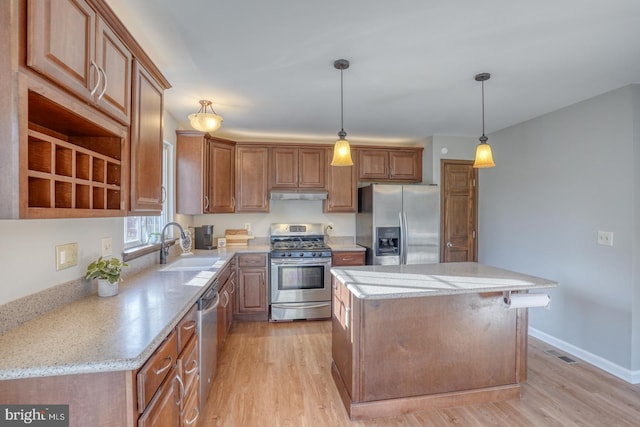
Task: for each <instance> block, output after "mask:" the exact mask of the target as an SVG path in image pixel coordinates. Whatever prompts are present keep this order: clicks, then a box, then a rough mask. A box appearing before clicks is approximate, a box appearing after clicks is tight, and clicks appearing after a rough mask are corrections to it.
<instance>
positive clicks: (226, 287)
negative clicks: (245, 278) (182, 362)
mask: <svg viewBox="0 0 640 427" xmlns="http://www.w3.org/2000/svg"><path fill="white" fill-rule="evenodd" d="M218 277H219V278H218V283H219V286H220V287H219V289H218V295H220V305H219V306H218V354H220V352H221V351H222V347H223V346H224V343H225V341H226V339H227V335H228V334H229V330H230V329H231V324H232V322H233V306H234V300H235V294H236V270H235V264H234V263H230V264H228V265H227V266H226V267H225V268H224V270H223V271H222V272H220V275H219V276H218Z"/></svg>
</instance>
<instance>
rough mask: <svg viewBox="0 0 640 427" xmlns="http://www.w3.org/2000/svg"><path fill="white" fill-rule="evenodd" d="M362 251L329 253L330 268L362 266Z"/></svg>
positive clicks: (363, 253)
mask: <svg viewBox="0 0 640 427" xmlns="http://www.w3.org/2000/svg"><path fill="white" fill-rule="evenodd" d="M364 255H365V252H364V251H331V266H332V267H340V266H346V265H364V262H365V261H364Z"/></svg>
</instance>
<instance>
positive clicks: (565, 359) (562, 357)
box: [544, 350, 578, 365]
mask: <svg viewBox="0 0 640 427" xmlns="http://www.w3.org/2000/svg"><path fill="white" fill-rule="evenodd" d="M544 352H545V353H547V354H550V355H552V356H555V357H557V358H558V359H560V360H562V361H563V362H565V363H568V364H571V365H573V364H576V363H578V362H577V361H575V360H573V359H572V358H570V357H568V356H565V355H564V354H562V353H560V352H559V351H557V350H545V351H544Z"/></svg>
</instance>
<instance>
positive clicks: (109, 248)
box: [102, 237, 113, 256]
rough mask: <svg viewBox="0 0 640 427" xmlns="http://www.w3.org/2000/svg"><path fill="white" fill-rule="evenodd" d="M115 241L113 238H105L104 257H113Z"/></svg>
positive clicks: (103, 245) (103, 242) (103, 241)
mask: <svg viewBox="0 0 640 427" xmlns="http://www.w3.org/2000/svg"><path fill="white" fill-rule="evenodd" d="M112 246H113V240H112V239H111V237H105V238H104V239H102V256H111V254H112V253H113V249H112Z"/></svg>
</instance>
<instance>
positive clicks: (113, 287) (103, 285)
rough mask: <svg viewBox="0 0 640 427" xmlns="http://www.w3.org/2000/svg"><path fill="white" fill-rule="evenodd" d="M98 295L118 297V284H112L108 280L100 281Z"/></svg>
mask: <svg viewBox="0 0 640 427" xmlns="http://www.w3.org/2000/svg"><path fill="white" fill-rule="evenodd" d="M98 295H99V296H101V297H112V296H114V295H118V282H116V283H110V282H109V281H108V280H107V279H98Z"/></svg>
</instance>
